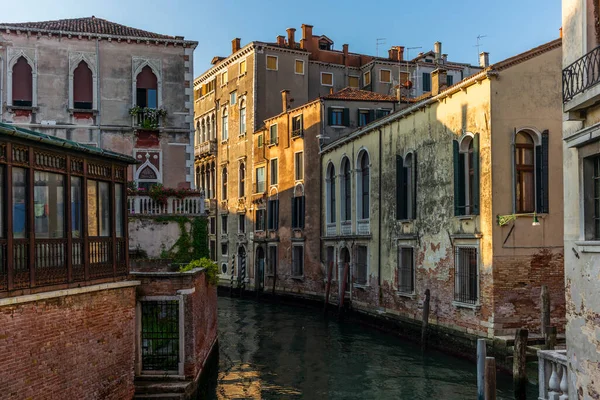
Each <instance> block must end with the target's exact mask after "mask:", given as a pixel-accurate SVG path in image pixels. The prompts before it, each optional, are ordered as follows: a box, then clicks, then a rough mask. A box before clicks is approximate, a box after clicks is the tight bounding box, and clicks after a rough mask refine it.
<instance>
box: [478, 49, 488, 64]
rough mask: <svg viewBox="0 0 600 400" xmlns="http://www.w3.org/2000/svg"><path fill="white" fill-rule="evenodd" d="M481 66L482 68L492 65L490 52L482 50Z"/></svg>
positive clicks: (480, 56)
mask: <svg viewBox="0 0 600 400" xmlns="http://www.w3.org/2000/svg"><path fill="white" fill-rule="evenodd" d="M479 66H480V67H481V68H487V67H489V66H490V53H487V52H485V51H482V52H481V53H480V54H479Z"/></svg>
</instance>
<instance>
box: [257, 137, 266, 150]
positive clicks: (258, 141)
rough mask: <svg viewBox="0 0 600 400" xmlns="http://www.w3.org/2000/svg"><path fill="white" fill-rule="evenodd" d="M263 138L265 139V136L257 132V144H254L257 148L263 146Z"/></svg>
mask: <svg viewBox="0 0 600 400" xmlns="http://www.w3.org/2000/svg"><path fill="white" fill-rule="evenodd" d="M264 140H265V137H264V135H263V134H262V133H259V134H258V136H257V138H256V141H257V144H256V145H257V146H258V148H259V149H260V148H261V147H263V142H264Z"/></svg>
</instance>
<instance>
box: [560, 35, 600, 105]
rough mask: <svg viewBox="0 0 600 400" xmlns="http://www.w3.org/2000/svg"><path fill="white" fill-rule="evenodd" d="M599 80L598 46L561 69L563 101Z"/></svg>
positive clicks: (599, 61)
mask: <svg viewBox="0 0 600 400" xmlns="http://www.w3.org/2000/svg"><path fill="white" fill-rule="evenodd" d="M598 82H600V46H599V47H596V48H595V49H594V50H592V51H590V52H589V53H587V54H586V55H584V56H583V57H581V58H579V59H577V60H576V61H575V62H573V63H572V64H571V65H569V66H568V67H566V68H565V69H563V71H562V85H563V103H566V102H568V101H570V100H572V99H573V98H574V97H575V96H577V95H578V94H580V93H583V92H584V91H585V90H586V89H588V88H590V87H592V86H594V85H596V84H597V83H598Z"/></svg>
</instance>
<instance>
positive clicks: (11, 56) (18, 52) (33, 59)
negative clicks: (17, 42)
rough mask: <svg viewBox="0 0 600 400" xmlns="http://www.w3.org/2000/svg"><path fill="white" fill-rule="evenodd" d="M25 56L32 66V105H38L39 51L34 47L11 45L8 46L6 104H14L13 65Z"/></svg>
mask: <svg viewBox="0 0 600 400" xmlns="http://www.w3.org/2000/svg"><path fill="white" fill-rule="evenodd" d="M21 57H24V58H25V60H27V63H28V64H29V66H30V67H31V86H32V88H31V89H32V91H31V106H32V107H34V108H35V107H37V51H36V50H35V49H32V48H24V47H9V48H8V63H7V64H8V65H7V67H8V70H7V71H6V75H7V85H6V105H7V106H9V107H10V106H12V105H13V103H12V102H13V98H12V73H13V67H14V66H15V64H16V63H17V61H18V60H19V58H21Z"/></svg>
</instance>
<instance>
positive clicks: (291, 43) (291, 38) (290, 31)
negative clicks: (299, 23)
mask: <svg viewBox="0 0 600 400" xmlns="http://www.w3.org/2000/svg"><path fill="white" fill-rule="evenodd" d="M286 31H287V34H288V45H289V46H290V47H291V48H292V49H295V48H296V40H295V39H294V34H295V33H296V28H287V29H286Z"/></svg>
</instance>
